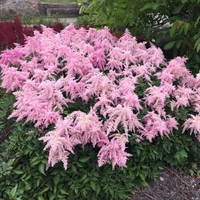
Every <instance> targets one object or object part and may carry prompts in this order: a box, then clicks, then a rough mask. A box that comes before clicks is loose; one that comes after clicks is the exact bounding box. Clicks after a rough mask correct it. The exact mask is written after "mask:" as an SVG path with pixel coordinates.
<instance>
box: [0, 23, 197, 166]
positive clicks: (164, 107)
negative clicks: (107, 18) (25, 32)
mask: <svg viewBox="0 0 200 200" xmlns="http://www.w3.org/2000/svg"><path fill="white" fill-rule="evenodd" d="M0 57H1V59H0V66H1V77H2V84H1V87H2V88H5V89H6V91H7V92H13V94H14V95H15V98H16V103H15V104H14V106H15V110H14V111H13V113H12V114H11V116H10V118H11V117H15V118H16V120H17V121H20V120H22V119H25V121H26V122H32V123H34V124H35V127H37V128H38V129H39V130H48V127H49V126H50V125H52V124H53V125H54V129H53V130H52V129H51V131H48V132H47V133H46V134H45V135H44V136H42V137H41V138H40V140H42V141H44V142H45V143H46V146H45V149H49V160H48V166H54V165H55V164H56V163H57V162H59V161H62V162H63V164H64V168H65V169H67V162H68V156H69V154H70V153H72V154H73V153H75V152H74V147H75V146H76V145H78V144H80V145H82V147H83V148H84V145H85V144H87V143H92V145H93V146H94V147H95V146H97V147H98V148H99V149H100V150H99V153H98V165H99V166H102V165H104V164H105V163H112V167H113V168H114V167H115V166H116V165H118V166H121V167H126V161H127V159H128V157H129V156H131V155H130V154H129V153H127V152H126V151H125V150H126V143H127V142H128V140H129V136H131V135H134V136H136V139H137V141H138V142H139V141H141V140H143V139H147V140H148V141H150V142H152V141H153V139H154V138H155V137H157V136H160V137H164V136H167V137H169V135H170V133H172V132H173V130H174V129H178V127H180V129H181V131H183V132H185V131H186V129H190V130H191V133H194V134H196V136H197V138H198V140H199V141H200V114H199V113H200V106H199V105H200V78H199V77H200V75H197V76H196V77H194V76H193V75H192V74H191V73H190V72H189V71H188V70H187V69H186V67H185V64H184V63H185V61H186V59H185V58H180V57H177V58H175V59H173V60H171V61H170V62H169V63H168V62H165V59H164V56H163V53H162V51H161V50H160V49H159V48H156V47H155V46H154V45H153V44H151V46H150V47H149V48H147V47H146V46H145V43H144V42H143V43H138V42H137V41H136V38H135V37H132V36H131V34H130V32H129V31H128V30H126V32H125V33H124V35H123V36H122V37H121V38H119V39H117V38H116V37H114V36H113V35H112V34H111V33H110V32H109V30H108V28H107V27H105V28H104V29H102V30H96V29H94V28H90V29H89V30H86V29H84V28H80V29H79V30H77V29H76V28H75V27H74V25H73V24H70V25H69V26H67V27H66V28H65V29H64V30H62V31H61V32H60V33H55V32H54V31H53V30H52V29H50V28H46V27H43V33H40V32H38V31H35V32H34V37H27V40H26V43H25V45H24V46H20V45H17V46H16V47H15V48H14V49H12V50H5V51H4V52H3V53H2V54H1V56H0ZM141 80H143V81H146V83H147V87H146V88H144V94H143V95H142V97H141V95H139V94H138V93H139V92H140V91H138V86H139V85H140V83H141ZM155 83H156V84H155ZM77 100H81V101H79V104H80V102H81V103H82V105H79V107H77V109H76V103H77ZM73 104H74V109H73V110H72V109H71V107H70V106H71V105H73ZM188 106H190V107H191V108H192V110H193V113H191V116H189V118H188V119H186V121H185V122H184V123H183V124H179V126H178V120H177V119H176V117H175V116H176V114H177V112H178V109H179V108H184V107H188ZM85 107H87V108H88V111H87V112H86V111H84V110H85V109H84V108H85ZM69 108H70V109H69ZM144 108H146V109H147V112H146V113H143V117H142V118H141V117H139V115H140V114H141V113H142V112H143V110H144ZM169 111H170V112H169ZM173 112H174V113H175V114H174V115H173V114H170V113H173ZM49 130H50V129H49Z"/></svg>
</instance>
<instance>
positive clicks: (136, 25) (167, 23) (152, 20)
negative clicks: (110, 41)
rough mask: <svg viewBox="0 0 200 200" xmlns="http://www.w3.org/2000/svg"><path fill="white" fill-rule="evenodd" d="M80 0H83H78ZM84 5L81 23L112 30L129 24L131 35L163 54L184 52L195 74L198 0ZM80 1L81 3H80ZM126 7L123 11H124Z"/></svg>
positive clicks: (114, 0) (199, 56) (105, 0)
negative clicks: (154, 46) (154, 45)
mask: <svg viewBox="0 0 200 200" xmlns="http://www.w3.org/2000/svg"><path fill="white" fill-rule="evenodd" d="M79 2H80V3H82V0H79ZM89 2H90V4H89V6H87V7H85V6H83V7H82V9H81V12H82V13H83V14H84V16H83V17H82V18H81V19H80V20H79V21H78V23H80V24H87V25H89V26H90V25H93V26H95V27H99V28H101V27H102V26H105V25H106V26H108V27H109V28H110V29H111V30H123V31H124V30H125V29H126V28H128V29H129V30H130V31H131V33H132V34H133V35H136V36H138V35H139V36H140V37H142V38H143V39H145V40H147V41H151V42H153V43H155V44H156V45H157V46H159V47H161V48H162V49H163V50H164V52H165V57H166V58H173V57H175V56H186V57H188V58H189V60H188V61H187V67H188V68H189V69H190V70H191V71H192V72H193V73H194V74H195V73H197V72H198V71H199V67H200V33H199V30H200V23H199V21H200V16H199V13H200V1H199V0H178V1H174V0H170V1H168V0H166V1H153V0H151V1H149V0H142V1H141V0H134V1H129V0H102V1H99V0H97V1H89ZM82 5H83V4H82ZM124 10H126V12H124Z"/></svg>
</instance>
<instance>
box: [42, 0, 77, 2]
mask: <svg viewBox="0 0 200 200" xmlns="http://www.w3.org/2000/svg"><path fill="white" fill-rule="evenodd" d="M40 2H47V3H70V2H76V0H40Z"/></svg>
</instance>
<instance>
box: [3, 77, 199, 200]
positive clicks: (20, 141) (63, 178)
mask: <svg viewBox="0 0 200 200" xmlns="http://www.w3.org/2000/svg"><path fill="white" fill-rule="evenodd" d="M141 83H143V81H142V80H141ZM143 84H144V86H145V84H146V83H143ZM138 89H139V88H138ZM1 92H2V94H3V91H1ZM141 95H142V94H141ZM12 98H13V96H12V95H9V94H5V98H2V99H1V105H4V104H6V102H12V100H11V99H12ZM4 101H6V102H4ZM3 109H5V110H6V109H7V108H2V110H3ZM10 109H11V107H10ZM8 110H9V109H8ZM9 112H10V111H7V112H6V111H5V113H6V114H5V115H7V113H9ZM145 112H146V111H145V110H144V113H145ZM11 122H12V123H11ZM7 123H8V124H10V135H9V138H8V139H7V140H5V141H4V142H3V143H2V144H1V146H2V147H3V152H2V153H1V156H0V196H1V198H2V199H13V200H20V199H30V200H33V199H34V200H35V199H36V200H43V199H50V200H57V199H59V200H62V199H63V200H78V199H81V200H86V199H94V200H98V199H99V200H102V199H105V200H110V199H111V200H112V199H113V200H115V199H118V200H120V199H123V200H124V199H128V198H129V197H130V194H131V193H133V192H134V191H133V186H140V187H144V186H147V185H148V184H147V180H149V179H150V180H152V179H153V180H156V178H157V174H158V171H159V169H162V166H163V165H164V164H165V163H168V164H170V165H182V166H186V165H187V166H189V168H188V169H191V170H193V172H194V173H196V174H198V173H199V172H198V171H195V165H194V163H198V162H199V161H200V143H199V142H198V141H197V140H196V138H195V137H194V135H189V134H182V133H180V132H179V131H175V132H174V134H173V135H171V136H170V138H167V137H164V138H161V137H156V138H155V139H154V140H153V142H152V143H150V142H148V141H141V142H140V143H137V142H136V140H135V137H134V136H131V137H130V142H129V143H128V146H127V152H129V153H131V154H132V155H133V156H132V157H130V158H129V160H128V162H127V168H123V169H122V168H119V167H116V168H115V170H112V169H111V166H110V165H109V164H106V165H104V166H103V167H100V168H99V167H98V165H97V154H98V150H99V149H98V147H96V148H93V147H92V145H91V144H87V145H85V147H84V150H83V149H82V147H81V146H76V148H75V150H74V151H75V154H74V155H70V157H69V162H68V169H67V170H66V171H65V170H64V168H63V166H62V164H61V163H57V164H56V165H55V167H53V168H49V169H48V170H46V163H47V159H48V153H47V152H45V151H43V148H44V144H43V143H42V142H41V141H39V140H38V138H39V137H41V135H39V134H37V133H36V130H35V128H34V127H33V126H32V125H31V124H26V125H24V124H23V122H21V123H19V122H13V121H11V120H7ZM30 131H32V132H35V134H30V133H29V134H26V133H28V132H30ZM42 134H45V132H44V133H42Z"/></svg>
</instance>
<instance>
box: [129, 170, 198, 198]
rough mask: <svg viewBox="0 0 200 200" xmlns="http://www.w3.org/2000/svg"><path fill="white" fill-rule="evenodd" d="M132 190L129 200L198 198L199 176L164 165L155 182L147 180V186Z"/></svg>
mask: <svg viewBox="0 0 200 200" xmlns="http://www.w3.org/2000/svg"><path fill="white" fill-rule="evenodd" d="M198 170H199V169H198ZM134 190H135V195H133V196H132V197H131V199H130V200H200V177H198V176H195V175H194V176H190V175H188V174H187V173H186V172H184V171H183V170H182V169H181V168H179V167H164V169H163V170H162V171H161V172H160V173H159V175H158V180H157V182H154V181H149V186H148V187H146V188H137V187H136V188H134Z"/></svg>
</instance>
